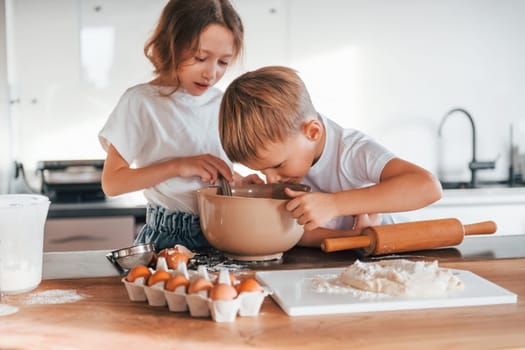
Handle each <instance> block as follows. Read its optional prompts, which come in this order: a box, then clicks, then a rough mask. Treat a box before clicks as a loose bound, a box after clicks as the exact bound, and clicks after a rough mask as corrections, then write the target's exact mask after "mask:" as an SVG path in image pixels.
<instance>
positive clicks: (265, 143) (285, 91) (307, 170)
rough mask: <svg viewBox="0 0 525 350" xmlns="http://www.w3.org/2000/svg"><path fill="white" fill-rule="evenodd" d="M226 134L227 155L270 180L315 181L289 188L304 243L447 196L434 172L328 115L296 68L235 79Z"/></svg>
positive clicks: (227, 99) (225, 102)
mask: <svg viewBox="0 0 525 350" xmlns="http://www.w3.org/2000/svg"><path fill="white" fill-rule="evenodd" d="M219 133H220V138H221V143H222V145H223V148H224V150H225V151H226V154H227V156H228V157H229V158H230V159H231V160H232V161H233V162H238V163H241V164H243V165H245V166H247V167H248V168H251V169H253V170H258V171H261V172H262V173H263V174H264V175H265V176H266V180H267V182H268V183H276V182H281V183H304V184H307V185H309V186H311V188H312V192H311V193H306V194H305V193H304V192H295V191H292V190H290V189H286V193H287V195H289V196H290V197H292V199H291V200H290V201H289V202H288V203H287V205H286V209H287V210H289V211H290V212H291V214H292V216H293V217H294V218H296V219H297V222H298V223H299V224H301V225H304V230H305V233H304V235H303V237H302V238H301V241H300V242H299V245H303V246H319V245H320V243H321V242H322V240H323V239H324V238H329V237H337V236H341V235H347V236H348V235H357V234H359V233H360V232H361V230H362V228H364V227H367V226H372V225H379V224H381V222H382V220H381V216H380V214H379V213H392V212H400V211H408V210H414V209H418V208H421V207H424V206H427V205H429V204H431V203H433V202H435V201H437V200H438V199H440V198H441V185H440V184H439V182H438V181H437V179H436V178H435V177H434V176H433V175H432V174H431V173H430V172H428V171H426V170H424V169H422V168H420V167H418V166H416V165H415V164H412V163H409V162H407V161H405V160H402V159H400V158H397V157H395V156H394V155H393V154H392V153H391V152H389V151H388V150H387V149H385V148H384V147H383V146H381V145H379V144H378V143H376V142H375V141H374V140H372V139H371V138H370V137H368V136H366V135H364V134H363V133H361V132H359V131H357V130H353V129H343V128H342V127H341V126H339V125H337V124H336V123H334V122H333V121H331V120H330V119H328V118H326V117H324V116H321V115H320V114H319V113H318V112H317V111H316V110H315V108H314V106H313V105H312V101H311V99H310V96H309V94H308V91H307V89H306V86H305V85H304V83H303V81H302V80H301V78H300V77H299V76H298V75H297V73H296V72H295V71H294V70H292V69H290V68H286V67H264V68H261V69H258V70H256V71H253V72H248V73H245V74H243V75H241V76H240V77H238V78H237V79H235V80H234V81H233V82H232V83H231V84H230V85H229V86H228V88H227V89H226V91H225V93H224V96H223V98H222V102H221V108H220V114H219ZM321 225H322V226H321Z"/></svg>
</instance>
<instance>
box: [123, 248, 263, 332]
mask: <svg viewBox="0 0 525 350" xmlns="http://www.w3.org/2000/svg"><path fill="white" fill-rule="evenodd" d="M149 270H150V273H151V274H154V273H155V272H157V271H158V270H164V271H167V272H168V273H169V274H170V276H176V275H178V274H181V275H183V276H184V277H185V278H186V279H187V280H188V281H194V280H196V279H204V280H207V281H209V282H210V283H214V282H218V283H221V284H226V285H230V286H232V287H234V288H235V286H234V285H233V283H232V279H231V275H230V273H229V271H228V270H227V269H222V270H221V271H220V272H219V276H217V277H216V278H215V279H216V280H214V279H213V278H210V277H209V276H208V273H207V270H206V267H205V266H202V265H201V266H199V267H198V270H197V272H193V271H192V272H191V273H189V272H188V270H187V267H186V264H185V263H183V262H181V263H179V265H178V267H177V270H170V269H168V268H167V266H166V264H165V260H164V259H163V258H159V260H158V261H157V266H156V269H151V268H150V269H149ZM122 283H124V285H125V287H126V290H127V293H128V297H129V299H130V300H131V301H134V302H146V301H147V302H148V304H149V305H150V306H153V307H166V306H167V307H168V309H169V310H170V311H172V312H187V311H189V313H190V315H191V316H192V317H210V316H211V318H212V319H213V320H214V321H215V322H233V321H234V320H235V319H236V317H237V316H257V315H259V313H260V309H261V306H262V303H263V301H264V298H265V297H266V296H268V295H269V294H270V291H269V290H267V289H266V288H264V287H262V290H260V291H248V292H247V291H241V292H240V293H239V294H238V295H237V296H236V297H235V298H234V299H231V300H214V299H212V298H211V297H210V296H209V295H208V291H207V290H201V291H198V292H196V293H188V292H187V286H184V285H181V286H179V287H177V288H175V290H173V291H168V290H166V289H165V284H166V283H165V281H161V282H157V283H155V284H153V285H151V286H148V285H147V278H146V277H138V278H137V279H135V280H134V281H133V282H130V281H128V280H127V276H126V277H123V278H122Z"/></svg>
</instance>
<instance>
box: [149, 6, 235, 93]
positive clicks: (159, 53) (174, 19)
mask: <svg viewBox="0 0 525 350" xmlns="http://www.w3.org/2000/svg"><path fill="white" fill-rule="evenodd" d="M210 24H220V25H222V26H224V27H225V28H228V29H229V30H230V31H231V32H232V33H233V37H234V42H233V44H234V52H233V59H236V58H238V57H239V56H240V55H241V53H242V49H243V35H244V28H243V25H242V21H241V18H240V16H239V15H238V13H237V11H235V9H234V8H233V5H232V4H231V3H230V1H228V0H170V1H169V2H168V3H167V4H166V6H165V7H164V9H163V10H162V14H161V16H160V19H159V22H158V23H157V27H156V28H155V31H154V32H153V35H152V36H151V37H150V38H149V40H148V41H147V42H146V45H145V46H144V53H145V55H146V57H147V58H148V59H149V60H150V61H151V63H152V64H153V66H154V67H155V70H154V73H155V74H156V75H157V76H160V77H167V78H169V79H172V80H174V81H175V82H178V79H177V76H176V73H177V71H178V69H179V67H180V65H181V63H182V62H183V61H185V60H187V59H188V58H190V57H192V55H194V54H195V52H196V51H197V50H198V48H199V36H200V34H201V32H202V31H203V30H204V29H205V28H206V27H207V26H208V25H210ZM175 88H177V86H175Z"/></svg>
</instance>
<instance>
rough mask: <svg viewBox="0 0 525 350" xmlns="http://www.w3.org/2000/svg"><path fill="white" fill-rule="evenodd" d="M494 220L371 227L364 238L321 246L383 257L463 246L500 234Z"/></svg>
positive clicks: (333, 240) (342, 239) (341, 239)
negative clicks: (471, 239)
mask: <svg viewBox="0 0 525 350" xmlns="http://www.w3.org/2000/svg"><path fill="white" fill-rule="evenodd" d="M496 229H497V227H496V223H495V222H494V221H484V222H479V223H475V224H469V225H463V224H461V222H460V221H459V220H458V219H438V220H426V221H414V222H405V223H401V224H388V225H381V226H370V227H367V228H365V229H364V230H363V231H362V233H361V235H359V236H352V237H339V238H326V239H324V240H323V242H322V243H321V249H322V250H323V251H325V252H335V251H338V250H346V249H355V248H363V250H364V252H365V254H367V255H381V254H390V253H399V252H408V251H413V250H425V249H432V248H439V247H448V246H453V245H457V244H460V243H461V242H462V241H463V237H464V236H465V235H478V234H490V233H494V232H496Z"/></svg>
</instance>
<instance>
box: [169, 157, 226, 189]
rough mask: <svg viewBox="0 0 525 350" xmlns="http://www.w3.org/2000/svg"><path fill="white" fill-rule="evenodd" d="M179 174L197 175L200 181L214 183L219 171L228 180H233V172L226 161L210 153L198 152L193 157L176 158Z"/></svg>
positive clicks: (185, 175)
mask: <svg viewBox="0 0 525 350" xmlns="http://www.w3.org/2000/svg"><path fill="white" fill-rule="evenodd" d="M174 161H175V162H177V165H176V166H177V167H178V173H179V176H182V177H192V176H198V177H200V179H201V181H203V182H207V183H210V184H214V183H215V181H217V179H218V178H219V173H221V174H222V175H223V176H224V177H225V178H226V179H227V180H228V181H232V180H233V173H232V171H231V169H230V167H229V166H228V164H226V162H225V161H224V160H222V159H220V158H218V157H215V156H213V155H211V154H200V155H198V156H193V157H185V158H178V159H176V160H174Z"/></svg>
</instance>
